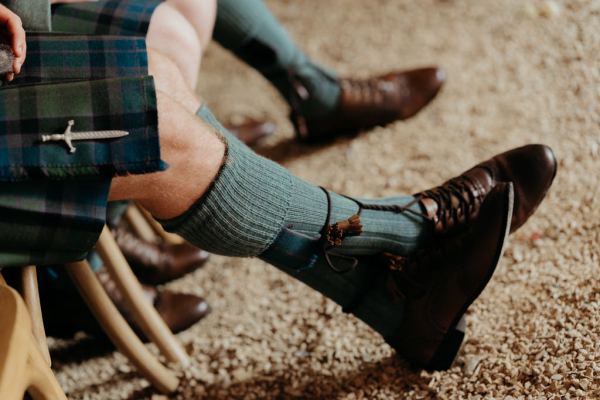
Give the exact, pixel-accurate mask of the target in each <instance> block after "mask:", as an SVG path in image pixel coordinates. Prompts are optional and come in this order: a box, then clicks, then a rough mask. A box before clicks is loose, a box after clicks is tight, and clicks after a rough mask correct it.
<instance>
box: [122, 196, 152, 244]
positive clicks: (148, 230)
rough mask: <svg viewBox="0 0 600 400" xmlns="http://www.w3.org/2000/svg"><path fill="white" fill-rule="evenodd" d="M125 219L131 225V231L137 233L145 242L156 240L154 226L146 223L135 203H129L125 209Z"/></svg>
mask: <svg viewBox="0 0 600 400" xmlns="http://www.w3.org/2000/svg"><path fill="white" fill-rule="evenodd" d="M124 217H125V220H126V221H127V222H128V223H129V226H131V229H132V230H133V232H134V233H135V234H136V235H138V236H139V237H140V238H141V239H143V240H145V241H147V242H156V240H157V237H156V232H155V231H154V228H152V226H151V225H150V224H149V223H148V221H147V220H146V218H144V215H143V214H142V213H141V212H140V210H139V208H138V207H137V206H136V205H133V204H132V205H130V206H129V207H128V208H127V211H125V215H124Z"/></svg>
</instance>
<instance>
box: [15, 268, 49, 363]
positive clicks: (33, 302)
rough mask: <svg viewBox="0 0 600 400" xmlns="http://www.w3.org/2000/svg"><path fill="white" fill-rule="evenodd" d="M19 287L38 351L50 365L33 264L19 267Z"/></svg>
mask: <svg viewBox="0 0 600 400" xmlns="http://www.w3.org/2000/svg"><path fill="white" fill-rule="evenodd" d="M21 289H22V295H23V300H25V305H27V310H29V315H30V316H31V329H32V331H33V336H34V337H35V339H36V340H37V342H38V345H39V348H40V352H41V354H42V356H43V357H44V360H45V361H46V363H47V364H48V366H51V365H52V360H51V359H50V351H49V350H48V342H47V341H46V330H45V329H44V319H43V317H42V306H41V304H40V292H39V289H38V280H37V271H36V268H35V266H34V265H29V266H27V267H23V268H22V269H21Z"/></svg>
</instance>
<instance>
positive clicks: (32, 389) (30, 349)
mask: <svg viewBox="0 0 600 400" xmlns="http://www.w3.org/2000/svg"><path fill="white" fill-rule="evenodd" d="M31 329H32V327H31V320H30V317H29V314H28V312H27V308H26V306H25V304H24V302H23V300H22V299H21V297H20V296H19V294H18V293H17V292H15V291H14V290H13V289H11V288H10V287H8V286H7V285H6V284H5V283H4V282H3V280H2V282H0V399H2V400H22V399H23V395H24V394H25V392H28V393H29V394H30V395H31V397H32V398H33V399H34V400H67V397H66V396H65V394H64V392H63V391H62V390H61V388H60V386H59V384H58V382H57V381H56V378H55V377H54V374H53V373H52V370H51V369H50V367H49V366H48V363H47V361H46V360H45V359H44V356H43V355H42V353H41V351H40V349H39V347H38V343H37V342H36V339H35V338H34V337H33V334H32V331H31Z"/></svg>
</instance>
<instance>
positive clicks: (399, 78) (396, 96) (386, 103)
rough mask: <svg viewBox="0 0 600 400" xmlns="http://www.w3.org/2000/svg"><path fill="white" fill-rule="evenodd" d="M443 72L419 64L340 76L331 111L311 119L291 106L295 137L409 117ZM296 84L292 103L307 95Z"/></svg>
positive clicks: (326, 135) (318, 136) (320, 136)
mask: <svg viewBox="0 0 600 400" xmlns="http://www.w3.org/2000/svg"><path fill="white" fill-rule="evenodd" d="M445 76H446V75H445V73H444V71H443V70H442V69H439V68H421V69H415V70H410V71H404V72H392V73H389V74H386V75H382V76H379V77H374V78H369V79H362V80H359V79H342V80H340V86H341V95H340V99H339V102H338V105H337V108H336V109H335V111H333V112H332V113H331V114H329V115H327V116H326V117H322V118H317V119H311V118H308V117H305V116H303V115H302V114H301V112H300V111H299V107H294V106H293V107H292V109H293V110H292V114H291V120H292V123H293V124H294V126H295V128H296V132H297V134H298V137H299V139H300V140H303V141H311V142H312V141H321V140H327V139H331V138H333V137H335V136H339V135H344V134H353V133H357V132H359V131H362V130H367V129H370V128H373V127H375V126H383V125H387V124H389V123H391V122H394V121H397V120H402V119H406V118H410V117H412V116H413V115H415V114H416V113H417V112H419V111H420V110H421V109H422V108H423V107H425V106H426V105H427V104H428V103H429V102H430V101H431V100H432V99H433V98H434V97H435V96H436V95H437V93H438V92H439V90H440V88H441V87H442V85H443V83H444V80H445ZM296 86H297V87H298V88H299V89H298V94H297V98H296V99H295V102H294V101H292V105H294V103H296V105H298V104H299V102H301V101H302V100H303V98H306V97H307V96H310V94H309V93H308V92H307V91H306V90H305V89H304V90H303V86H302V84H301V83H299V84H298V85H296Z"/></svg>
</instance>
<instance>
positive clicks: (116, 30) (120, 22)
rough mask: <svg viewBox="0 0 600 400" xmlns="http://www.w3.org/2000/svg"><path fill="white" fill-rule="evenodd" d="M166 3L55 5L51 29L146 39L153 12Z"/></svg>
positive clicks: (134, 0)
mask: <svg viewBox="0 0 600 400" xmlns="http://www.w3.org/2000/svg"><path fill="white" fill-rule="evenodd" d="M162 2H163V0H99V1H96V2H83V3H70V4H55V5H53V6H52V29H53V31H55V32H72V33H83V34H96V35H123V36H146V33H147V32H148V27H149V26H150V19H151V18H152V14H153V13H154V10H155V9H156V7H158V5H159V4H160V3H162Z"/></svg>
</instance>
